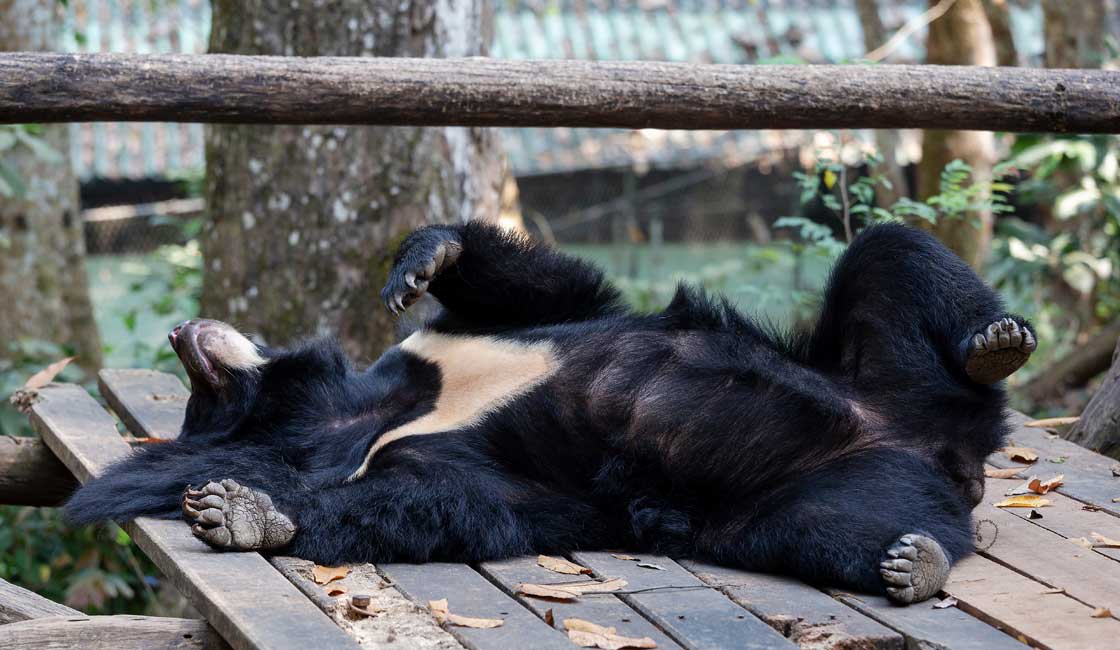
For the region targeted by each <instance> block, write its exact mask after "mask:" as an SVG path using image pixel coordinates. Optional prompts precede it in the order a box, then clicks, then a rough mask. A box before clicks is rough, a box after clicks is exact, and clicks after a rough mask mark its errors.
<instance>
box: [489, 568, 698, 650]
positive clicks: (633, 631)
mask: <svg viewBox="0 0 1120 650" xmlns="http://www.w3.org/2000/svg"><path fill="white" fill-rule="evenodd" d="M478 570H479V571H480V572H482V574H483V575H485V576H486V577H488V578H490V580H491V581H493V582H494V583H496V584H498V585H499V586H500V587H501V588H502V589H503V590H505V591H506V592H507V593H510V594H513V590H514V587H515V586H516V585H517V584H518V583H519V582H529V583H535V584H550V583H556V582H575V581H579V580H586V581H591V580H592V579H591V578H590V577H588V576H571V575H563V574H560V573H555V572H553V571H549V570H548V569H545V568H544V567H542V566H540V565H538V564H537V558H536V557H535V556H527V557H516V558H510V559H508V560H499V561H496V562H483V563H482V564H481V565H479V567H478ZM515 597H516V598H517V599H518V600H519V601H520V602H521V603H522V604H523V605H524V606H525V607H528V608H529V609H530V610H531V611H532V612H533V613H535V614H536V615H537V616H540V617H541V618H544V617H545V613H546V612H547V611H549V610H551V611H552V618H553V621H554V626H555V627H556V628H557V629H559V630H563V629H564V619H565V618H582V619H583V620H585V621H591V622H592V623H595V624H597V625H602V626H604V627H614V628H616V629H617V630H618V633H619V634H621V635H623V636H629V637H635V638H641V637H646V636H648V637H649V638H651V639H653V640H654V641H655V642H656V643H657V647H658V648H669V649H672V648H680V647H681V646H680V645H678V644H677V643H675V642H674V641H673V640H672V639H670V638H669V637H668V636H666V635H665V633H664V632H662V631H661V630H659V629H658V628H657V627H656V626H655V625H653V624H652V623H650V622H649V621H647V620H646V619H645V617H644V616H642V615H641V614H640V613H638V612H636V611H634V609H633V608H632V607H630V606H629V605H627V604H626V603H625V602H623V601H622V600H620V599H619V598H618V597H617V596H615V595H614V594H585V595H583V596H580V598H579V600H577V601H575V602H557V601H551V600H543V599H540V598H532V597H529V596H516V595H515Z"/></svg>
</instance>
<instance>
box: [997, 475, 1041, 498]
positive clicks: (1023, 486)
mask: <svg viewBox="0 0 1120 650" xmlns="http://www.w3.org/2000/svg"><path fill="white" fill-rule="evenodd" d="M1037 480H1038V477H1037V476H1031V477H1030V478H1028V479H1027V480H1025V481H1023V482H1022V483H1020V484H1018V485H1016V486H1015V487H1013V488H1011V489H1009V490H1008V491H1006V492H1004V493H1003V496H1006V497H1013V496H1016V495H1019V494H1030V493H1031V481H1037Z"/></svg>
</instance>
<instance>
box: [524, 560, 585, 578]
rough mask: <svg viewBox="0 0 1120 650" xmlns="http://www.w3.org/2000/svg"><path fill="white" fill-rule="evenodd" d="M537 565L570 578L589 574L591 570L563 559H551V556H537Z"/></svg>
mask: <svg viewBox="0 0 1120 650" xmlns="http://www.w3.org/2000/svg"><path fill="white" fill-rule="evenodd" d="M537 564H538V565H540V566H542V567H544V568H546V569H548V570H549V571H554V572H556V573H564V574H567V575H570V576H578V575H582V574H585V573H591V569H588V568H587V567H585V566H580V565H578V564H576V563H575V562H569V561H568V560H565V559H564V558H560V557H552V556H551V555H538V556H537Z"/></svg>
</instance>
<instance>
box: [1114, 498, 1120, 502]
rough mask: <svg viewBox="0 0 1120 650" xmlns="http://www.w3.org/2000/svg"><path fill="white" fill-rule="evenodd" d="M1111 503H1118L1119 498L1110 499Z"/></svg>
mask: <svg viewBox="0 0 1120 650" xmlns="http://www.w3.org/2000/svg"><path fill="white" fill-rule="evenodd" d="M1112 502H1113V503H1120V497H1112Z"/></svg>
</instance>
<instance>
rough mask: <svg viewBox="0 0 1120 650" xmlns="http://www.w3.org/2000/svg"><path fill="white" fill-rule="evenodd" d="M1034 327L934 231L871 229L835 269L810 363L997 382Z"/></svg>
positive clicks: (864, 375)
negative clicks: (1010, 308)
mask: <svg viewBox="0 0 1120 650" xmlns="http://www.w3.org/2000/svg"><path fill="white" fill-rule="evenodd" d="M1035 336H1036V334H1035V332H1034V331H1033V328H1032V327H1031V325H1030V324H1029V323H1028V322H1027V321H1026V320H1024V319H1023V318H1021V317H1018V316H1014V315H1012V314H1009V313H1007V311H1006V309H1005V307H1004V305H1003V302H1002V300H1001V299H1000V297H999V296H998V295H997V294H996V292H995V291H993V290H992V289H991V287H989V286H988V285H987V284H985V283H984V281H983V280H981V279H980V277H979V276H977V275H976V273H975V272H974V271H973V270H972V269H971V268H970V267H969V266H968V265H967V264H965V263H964V261H962V260H961V259H960V258H959V257H957V256H956V255H955V254H954V253H953V252H952V251H950V250H949V249H948V248H946V247H945V246H944V245H943V244H941V243H940V242H939V241H938V240H937V239H936V238H934V237H933V236H931V235H929V234H927V233H925V232H922V231H919V230H916V229H914V228H907V227H904V226H897V225H889V226H875V227H872V228H868V229H867V230H865V231H864V232H863V233H861V234H860V235H859V236H858V237H857V238H856V240H855V241H854V242H852V244H851V246H849V247H848V250H847V251H846V252H845V253H844V255H843V256H841V258H840V260H839V261H838V262H837V264H836V267H835V268H834V269H833V271H832V277H831V279H830V282H829V286H828V289H827V290H826V292H825V302H824V306H823V308H822V310H821V316H820V319H819V321H818V323H817V325H816V327H815V328H814V331H813V334H812V337H811V339H810V345H809V348H808V354H807V356H808V357H809V359H808V361H810V362H811V363H813V364H814V365H817V366H819V367H825V368H827V369H830V370H834V371H838V372H840V373H842V374H845V375H847V376H849V377H852V378H853V379H854V380H855V382H856V385H857V386H863V387H882V386H884V385H887V386H897V385H912V384H913V383H914V381H915V378H917V379H918V380H919V381H921V382H923V383H925V384H926V385H925V386H923V387H922V390H923V391H925V392H927V393H928V392H930V390H931V388H932V389H933V390H936V389H937V386H936V385H935V384H936V382H940V381H942V380H944V381H946V382H948V383H960V382H966V381H967V382H971V384H972V385H975V384H992V383H995V382H997V381H999V380H1001V379H1003V378H1004V377H1006V376H1007V375H1009V374H1011V373H1012V372H1014V371H1015V370H1016V369H1018V368H1019V367H1020V366H1021V365H1022V364H1023V363H1025V362H1026V360H1027V358H1028V357H1029V355H1030V353H1031V352H1033V351H1034V349H1035V347H1037V340H1036V338H1035Z"/></svg>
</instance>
